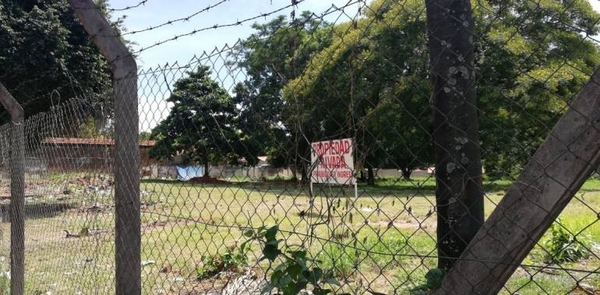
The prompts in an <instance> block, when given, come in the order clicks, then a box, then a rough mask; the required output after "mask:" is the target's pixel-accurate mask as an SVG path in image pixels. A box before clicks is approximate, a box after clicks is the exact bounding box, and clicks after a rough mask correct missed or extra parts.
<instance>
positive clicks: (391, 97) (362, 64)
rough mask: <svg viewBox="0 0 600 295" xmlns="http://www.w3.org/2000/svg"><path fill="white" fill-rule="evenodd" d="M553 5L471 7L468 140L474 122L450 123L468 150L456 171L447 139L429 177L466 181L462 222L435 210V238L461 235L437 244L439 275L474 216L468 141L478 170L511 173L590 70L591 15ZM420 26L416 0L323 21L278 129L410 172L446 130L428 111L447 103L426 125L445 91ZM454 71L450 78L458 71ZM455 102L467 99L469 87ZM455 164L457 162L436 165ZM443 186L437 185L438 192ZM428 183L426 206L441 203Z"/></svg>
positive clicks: (476, 201)
mask: <svg viewBox="0 0 600 295" xmlns="http://www.w3.org/2000/svg"><path fill="white" fill-rule="evenodd" d="M562 2H563V1H557V0H543V1H539V3H537V2H536V3H532V2H530V1H478V2H477V6H475V7H474V8H473V10H474V13H473V18H474V20H473V25H471V27H473V28H475V33H474V34H473V36H472V37H473V43H474V44H473V45H474V49H473V53H472V55H473V56H472V58H473V62H474V69H475V71H474V73H473V67H470V66H469V68H470V69H471V70H470V72H469V73H468V74H469V79H473V76H472V75H473V74H474V75H476V76H475V78H474V79H473V80H474V81H473V80H471V81H469V83H475V89H476V91H477V93H478V95H477V96H478V101H477V106H478V112H479V116H478V117H479V122H478V123H479V125H480V126H481V127H480V139H479V142H478V139H477V135H476V134H474V133H473V130H470V129H469V128H475V126H476V125H477V124H472V125H471V126H465V125H463V124H462V123H461V124H458V126H460V128H458V127H457V128H458V129H459V130H462V131H464V132H465V134H464V135H465V136H461V137H460V138H459V137H457V140H459V141H460V142H464V140H463V139H462V138H465V139H466V140H467V143H468V145H469V147H468V149H467V150H466V151H465V155H469V157H471V155H473V157H472V158H469V161H468V163H467V164H465V163H462V162H461V161H460V160H462V153H459V154H458V156H457V154H456V153H453V154H452V155H450V157H451V158H452V159H446V160H444V158H443V155H442V153H440V152H439V149H440V147H444V146H446V147H447V146H448V145H449V144H450V143H449V142H445V143H441V142H436V145H437V146H438V151H437V152H436V153H438V160H437V163H438V165H436V166H437V169H436V170H437V172H438V173H441V174H442V176H443V175H445V174H444V173H443V170H446V171H448V170H452V173H456V174H457V175H458V174H462V175H463V176H466V178H463V179H461V180H463V181H461V183H460V184H461V187H460V188H461V189H462V188H465V190H466V191H465V193H463V192H462V191H461V192H460V196H463V197H464V198H462V201H463V202H461V203H457V204H461V206H463V207H462V208H459V209H460V211H457V212H455V213H457V214H461V212H462V213H464V214H467V215H470V216H471V217H472V218H464V216H459V219H458V220H454V219H450V217H451V215H454V214H453V213H452V214H449V213H451V212H447V211H445V210H446V209H441V210H442V211H444V212H438V216H439V219H440V222H442V223H444V222H445V223H446V224H441V225H439V228H438V237H439V241H438V242H439V243H444V241H447V240H448V239H450V238H452V237H454V238H460V239H462V240H461V241H458V242H457V243H453V244H452V245H451V246H450V247H451V248H452V249H450V248H448V247H446V248H444V247H441V249H440V253H443V255H447V257H446V258H447V259H443V260H440V261H439V266H440V268H448V267H450V266H451V264H452V261H453V260H454V259H456V258H458V257H459V256H460V254H461V252H462V250H461V249H464V246H465V245H466V244H467V243H468V241H469V239H470V237H471V236H472V233H473V231H475V229H476V226H477V224H480V223H481V222H482V220H483V217H482V216H483V206H482V200H481V182H480V181H481V180H480V178H479V177H480V176H479V175H480V174H481V173H479V171H480V170H479V169H478V168H477V167H478V164H477V162H478V161H479V160H478V156H477V155H475V154H474V153H476V151H474V148H475V147H476V146H477V145H478V144H479V145H480V147H481V149H482V152H483V154H482V156H483V164H484V165H485V168H486V170H487V173H491V174H493V175H496V176H507V175H514V173H516V172H518V171H520V167H521V166H522V165H524V164H525V162H526V161H528V160H529V158H530V155H531V154H532V153H533V151H535V149H536V148H537V146H538V145H539V143H541V141H542V140H543V138H544V137H545V136H546V134H547V132H548V130H549V128H551V126H553V124H554V122H555V121H556V120H557V119H558V117H559V116H560V115H561V114H562V113H563V111H564V110H565V109H566V107H567V105H568V102H569V99H570V98H571V97H573V95H574V94H575V93H577V92H578V91H579V90H580V89H581V87H582V85H584V83H585V82H586V81H587V79H588V78H589V75H590V74H591V73H592V72H593V71H594V70H595V67H596V66H597V65H598V64H600V54H599V53H600V51H599V49H598V46H596V45H595V44H594V43H593V42H591V41H589V38H587V37H586V36H592V35H595V34H598V31H599V25H598V24H597V22H596V20H598V19H599V18H600V15H598V14H597V13H596V12H594V11H593V10H592V8H591V6H590V5H589V3H588V2H586V1H581V0H578V1H570V2H569V5H567V6H565V5H563V3H562ZM454 3H462V4H465V2H464V1H462V2H461V1H455V2H454ZM463 8H464V7H463ZM465 17H466V16H465ZM458 19H460V16H459V17H458ZM426 20H427V18H426V16H425V3H423V1H416V0H415V1H402V3H398V2H391V1H382V0H378V1H374V2H373V3H372V4H371V5H370V6H369V7H367V8H365V16H364V17H363V18H360V19H357V20H355V21H353V22H351V23H341V24H338V25H336V26H334V28H333V30H334V34H333V35H334V36H335V37H333V39H332V41H331V44H330V45H329V46H327V47H325V48H324V49H323V50H321V51H320V52H318V53H315V54H314V55H313V56H312V58H311V61H310V62H309V63H308V66H307V67H306V68H305V70H304V72H303V73H302V74H301V75H299V76H298V77H297V78H295V79H293V80H291V81H289V82H288V84H287V85H286V87H285V88H284V97H285V99H286V102H287V105H286V106H287V108H288V112H289V113H290V114H291V115H290V116H288V122H287V123H286V125H287V126H292V127H293V128H297V129H296V131H295V132H298V133H303V134H304V135H306V136H307V137H308V138H315V137H318V138H325V139H326V138H335V137H355V138H356V141H357V153H358V161H362V163H364V164H363V166H366V168H367V169H369V168H371V167H386V166H387V167H389V166H391V165H397V166H398V168H399V169H402V170H406V172H405V173H404V174H405V175H408V171H409V170H410V169H411V167H419V166H421V165H427V164H431V163H434V161H433V158H432V155H433V151H434V147H433V145H432V144H431V143H432V138H431V135H432V134H434V132H436V131H437V133H439V132H440V131H442V130H446V131H448V128H447V127H448V125H445V126H446V127H444V128H445V129H438V127H440V126H442V125H444V123H443V120H441V121H440V118H442V117H443V116H440V115H441V113H439V111H440V109H444V111H445V112H448V111H449V109H448V107H450V108H451V107H452V105H447V106H436V110H435V111H436V112H438V114H437V115H436V116H435V117H436V118H437V120H438V121H436V123H435V125H433V124H432V121H431V114H432V113H433V112H434V109H432V108H431V106H430V103H431V102H430V97H431V94H432V93H434V94H435V96H434V98H435V99H434V100H435V101H439V99H438V98H439V97H438V96H439V95H440V91H442V92H443V93H446V91H447V90H448V91H450V92H452V89H451V88H448V89H445V88H443V87H442V88H440V85H436V84H435V83H433V86H435V89H432V85H431V83H430V82H429V81H430V79H431V78H432V77H430V74H429V68H430V66H433V67H434V69H435V65H430V64H429V61H428V56H430V52H429V48H428V47H427V40H428V37H429V36H427V35H426V34H427V33H428V32H429V33H431V32H432V31H433V30H437V29H440V30H441V29H444V28H443V27H442V28H438V27H436V26H438V24H436V25H435V26H432V27H430V30H426ZM436 36H437V35H436ZM451 37H452V35H448V36H437V39H438V40H446V39H447V38H451ZM467 40H468V39H467ZM446 41H447V40H446ZM463 43H464V42H459V43H458V45H459V46H460V45H461V44H463ZM442 45H444V44H442ZM445 45H446V46H447V47H450V46H455V45H454V44H453V45H449V44H448V43H447V42H446V43H445ZM438 49H439V48H438ZM469 54H470V53H469ZM468 58H471V56H470V55H469V56H467V55H464V54H458V55H453V56H448V59H449V60H454V61H460V60H463V59H464V60H466V59H468ZM454 68H455V70H454V74H457V73H461V74H465V75H466V74H467V73H466V72H464V71H462V70H458V69H460V68H457V67H454ZM448 70H450V69H448ZM438 78H439V77H438ZM469 89H470V90H469V91H472V89H471V88H469ZM434 90H435V91H434ZM443 93H442V94H443ZM463 95H467V96H468V97H469V99H468V100H467V101H468V102H469V103H471V104H473V102H474V96H473V93H472V92H470V93H466V92H465V93H463ZM433 103H436V102H433ZM448 103H450V102H448ZM453 103H457V101H456V100H454V102H453ZM473 105H474V104H473ZM472 111H473V109H472V108H471V109H469V110H468V111H467V112H466V113H464V114H461V111H458V110H457V114H453V116H456V118H459V117H460V116H461V115H465V116H467V117H469V118H470V119H472V118H473V117H476V116H477V115H476V114H473V112H472ZM450 113H451V112H450ZM456 118H455V119H456ZM434 126H435V128H434ZM438 135H439V134H438ZM446 139H447V137H446ZM453 140H455V139H453ZM410 144H412V145H410ZM304 148H305V147H302V146H298V149H299V150H303V149H304ZM460 148H461V149H462V148H463V147H462V146H461V147H460ZM468 150H470V151H468ZM457 159H458V160H459V161H458V162H459V163H450V162H449V161H448V160H457ZM465 162H466V160H465ZM444 164H446V165H444ZM448 164H451V165H448ZM443 166H445V167H443ZM359 167H360V166H359ZM448 168H450V169H448ZM453 168H454V169H458V170H453ZM463 172H465V173H463ZM369 178H371V177H369ZM453 179H454V180H451V183H446V185H449V186H450V187H451V191H452V192H454V193H456V192H457V189H458V188H459V186H458V183H457V182H455V180H456V179H455V178H453ZM444 185H445V184H444V183H440V182H438V186H439V187H441V186H444ZM439 187H438V190H439V191H438V193H437V194H438V196H439V197H438V204H437V206H438V207H437V208H438V210H440V208H441V207H443V206H446V205H448V204H449V202H450V201H452V200H453V199H452V197H450V196H449V195H448V194H447V193H448V192H442V191H441V188H439ZM457 206H458V205H457ZM454 217H457V216H456V215H454V216H453V218H454ZM456 221H458V222H459V223H458V225H456V224H455V223H454V222H456ZM451 222H452V223H453V226H450V225H449V223H451ZM438 246H439V245H438Z"/></svg>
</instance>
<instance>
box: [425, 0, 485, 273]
mask: <svg viewBox="0 0 600 295" xmlns="http://www.w3.org/2000/svg"><path fill="white" fill-rule="evenodd" d="M426 9H427V28H428V33H429V52H430V62H431V77H432V84H433V96H432V103H433V130H434V133H433V142H434V146H435V158H436V165H435V177H436V191H435V194H436V202H437V208H438V221H437V247H438V267H439V268H441V269H446V270H448V269H450V268H451V267H452V265H453V264H454V262H455V261H456V259H457V258H459V257H460V255H461V254H462V253H463V251H464V250H465V248H466V247H467V245H468V244H469V242H470V241H471V240H472V238H473V237H474V236H475V234H476V233H477V231H478V230H479V228H480V227H481V225H482V224H483V191H482V187H481V158H480V157H481V156H480V149H479V136H478V125H477V108H476V93H475V70H474V54H473V34H472V31H473V29H474V23H473V18H472V12H471V6H470V3H469V0H435V1H434V0H427V1H426Z"/></svg>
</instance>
